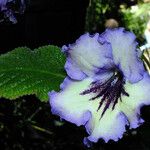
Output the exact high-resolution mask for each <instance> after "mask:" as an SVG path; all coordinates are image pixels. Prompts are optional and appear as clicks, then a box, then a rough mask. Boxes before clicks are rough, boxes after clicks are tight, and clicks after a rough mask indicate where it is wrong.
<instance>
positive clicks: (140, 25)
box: [121, 3, 150, 44]
mask: <svg viewBox="0 0 150 150" xmlns="http://www.w3.org/2000/svg"><path fill="white" fill-rule="evenodd" d="M121 12H122V14H123V21H124V25H125V27H126V28H127V29H129V30H131V31H133V32H134V33H135V35H136V36H137V39H138V40H139V41H140V42H141V43H142V44H144V43H143V42H144V30H145V28H146V24H147V22H148V20H149V17H150V16H149V13H150V3H143V4H139V5H137V9H135V11H132V10H131V8H126V7H122V9H121Z"/></svg>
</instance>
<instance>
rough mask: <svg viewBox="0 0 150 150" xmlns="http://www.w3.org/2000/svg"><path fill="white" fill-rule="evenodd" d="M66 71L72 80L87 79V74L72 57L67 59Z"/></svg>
mask: <svg viewBox="0 0 150 150" xmlns="http://www.w3.org/2000/svg"><path fill="white" fill-rule="evenodd" d="M65 70H66V72H67V74H68V76H69V77H70V78H72V79H75V80H83V79H84V78H85V77H86V75H85V73H83V72H82V71H81V70H80V68H79V67H78V66H77V65H76V63H75V62H74V61H73V60H72V59H71V58H70V57H68V58H67V61H66V63H65Z"/></svg>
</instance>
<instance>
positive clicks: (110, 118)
mask: <svg viewBox="0 0 150 150" xmlns="http://www.w3.org/2000/svg"><path fill="white" fill-rule="evenodd" d="M102 110H103V108H102V109H100V110H99V111H98V112H96V111H95V109H92V110H91V111H92V113H91V114H92V116H91V118H90V120H89V121H88V122H87V124H86V130H87V132H88V133H89V134H90V136H89V137H87V140H90V141H92V142H97V141H98V140H99V139H100V138H101V139H104V141H105V142H108V141H109V140H114V141H118V140H119V139H120V138H122V136H123V133H124V132H125V131H126V129H125V125H126V124H128V123H127V119H126V117H125V116H124V114H122V113H120V110H119V108H118V105H116V107H115V109H114V110H113V111H112V107H111V106H110V108H109V109H107V111H106V112H105V114H104V116H103V117H102V118H101V119H100V114H101V113H102Z"/></svg>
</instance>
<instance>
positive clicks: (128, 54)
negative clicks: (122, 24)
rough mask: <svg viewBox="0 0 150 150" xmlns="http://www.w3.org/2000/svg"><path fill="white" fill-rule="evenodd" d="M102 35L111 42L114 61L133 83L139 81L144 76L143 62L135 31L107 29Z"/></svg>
mask: <svg viewBox="0 0 150 150" xmlns="http://www.w3.org/2000/svg"><path fill="white" fill-rule="evenodd" d="M101 37H103V38H105V39H106V41H108V42H110V44H111V46H112V51H113V52H112V53H113V58H114V63H115V64H116V66H117V67H118V68H119V69H120V70H121V71H122V72H123V74H124V76H125V77H126V79H127V80H129V81H130V82H131V83H134V82H137V81H139V80H141V79H142V77H143V71H144V67H143V63H142V61H141V60H140V58H138V56H139V55H138V50H137V48H136V47H137V42H136V41H135V39H136V37H135V35H134V34H133V33H131V32H127V31H125V30H124V29H123V28H116V29H113V30H106V31H105V32H104V33H103V34H102V35H101Z"/></svg>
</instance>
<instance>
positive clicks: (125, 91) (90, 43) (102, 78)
mask: <svg viewBox="0 0 150 150" xmlns="http://www.w3.org/2000/svg"><path fill="white" fill-rule="evenodd" d="M135 39H136V37H135V35H134V34H133V33H131V32H128V31H125V30H124V29H123V28H116V29H107V30H106V31H105V32H104V33H102V34H101V35H99V34H98V33H96V34H95V35H93V36H91V35H89V34H88V33H87V34H84V35H82V36H81V37H80V38H79V39H78V40H77V41H76V43H75V44H72V45H69V46H68V47H67V46H63V48H62V50H63V52H64V53H66V55H67V61H66V64H65V70H66V72H67V74H68V77H66V78H65V80H64V82H63V83H62V84H61V85H60V88H61V91H60V92H58V93H57V92H55V91H52V92H50V93H49V97H50V105H51V110H52V113H53V114H56V115H59V116H60V117H61V118H63V119H65V120H67V121H70V122H72V123H75V124H76V125H77V126H80V125H84V126H85V128H86V131H87V133H88V134H89V136H88V137H86V138H84V143H85V144H86V145H87V146H88V145H89V143H90V142H97V141H98V140H99V139H104V141H105V142H108V141H109V140H114V141H118V140H119V139H120V138H122V137H123V133H124V132H125V131H126V125H128V126H129V128H130V129H132V128H137V127H138V126H139V125H141V124H142V123H143V122H144V121H143V119H141V117H140V108H141V106H143V105H149V104H150V92H149V91H150V76H149V75H148V73H147V72H146V71H145V70H144V66H143V62H142V61H141V60H140V58H139V57H140V52H139V51H138V49H137V42H136V40H135Z"/></svg>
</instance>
